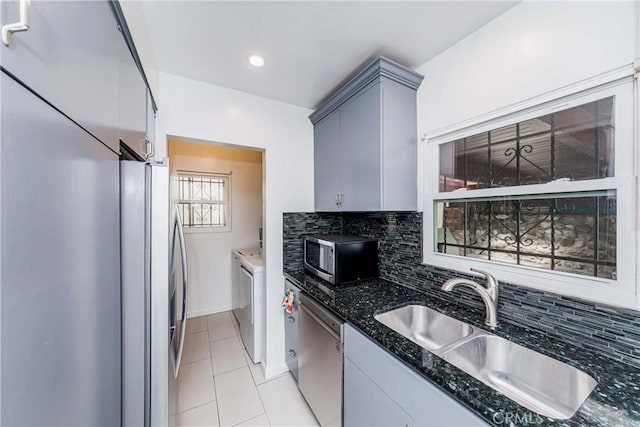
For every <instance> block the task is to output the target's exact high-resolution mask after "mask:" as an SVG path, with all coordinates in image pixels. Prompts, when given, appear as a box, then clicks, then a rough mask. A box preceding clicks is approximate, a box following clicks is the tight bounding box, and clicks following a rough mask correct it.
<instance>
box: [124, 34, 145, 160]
mask: <svg viewBox="0 0 640 427" xmlns="http://www.w3.org/2000/svg"><path fill="white" fill-rule="evenodd" d="M119 74H120V85H119V87H120V103H119V105H120V107H119V127H120V139H121V140H122V141H123V142H124V143H125V144H126V145H127V146H128V147H129V148H131V149H132V150H133V151H135V152H136V153H138V155H139V156H140V157H142V158H145V157H146V151H147V144H146V136H147V86H146V84H145V82H144V80H143V79H142V75H141V74H140V70H138V66H137V65H136V63H135V62H134V60H133V56H131V52H130V51H129V47H128V46H127V44H126V43H125V40H124V38H122V39H121V40H120V69H119Z"/></svg>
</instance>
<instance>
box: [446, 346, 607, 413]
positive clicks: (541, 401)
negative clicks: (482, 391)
mask: <svg viewBox="0 0 640 427" xmlns="http://www.w3.org/2000/svg"><path fill="white" fill-rule="evenodd" d="M441 357H442V358H443V359H444V360H446V361H447V362H449V363H451V364H452V365H454V366H457V367H458V368H460V369H461V370H463V371H465V372H466V373H468V374H469V375H471V376H473V377H475V378H477V379H478V380H480V381H482V382H483V383H485V384H486V385H488V386H489V387H492V388H494V389H496V390H498V391H499V392H500V393H502V394H504V395H505V396H507V397H509V398H510V399H512V400H514V401H516V402H517V403H519V404H520V405H522V406H524V407H526V408H528V409H530V410H532V411H535V412H537V413H539V414H541V415H544V416H547V417H551V418H556V419H567V418H571V417H572V416H573V415H574V414H575V413H576V411H577V410H578V408H580V406H581V405H582V403H583V402H584V401H585V400H586V399H587V397H588V396H589V394H590V393H591V391H592V390H593V388H594V387H595V386H596V385H597V382H596V380H595V379H593V378H592V377H591V376H589V375H587V374H585V373H584V372H582V371H580V370H578V369H576V368H574V367H572V366H569V365H567V364H566V363H563V362H560V361H558V360H555V359H553V358H551V357H548V356H545V355H543V354H540V353H538V352H536V351H533V350H529V349H528V348H525V347H522V346H521V345H518V344H515V343H513V342H511V341H508V340H506V339H503V338H500V337H498V336H495V335H478V336H475V337H473V338H472V339H470V340H467V341H465V342H464V343H462V344H460V345H459V346H456V347H453V348H452V349H451V350H448V351H445V352H444V353H443V354H442V356H441Z"/></svg>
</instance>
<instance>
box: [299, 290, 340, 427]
mask: <svg viewBox="0 0 640 427" xmlns="http://www.w3.org/2000/svg"><path fill="white" fill-rule="evenodd" d="M299 299H300V311H299V315H300V319H299V328H300V329H299V332H298V333H299V336H298V340H299V348H298V350H299V353H298V356H299V357H298V388H300V391H301V392H302V395H303V396H304V398H305V399H306V400H307V403H308V404H309V406H310V407H311V410H312V411H313V413H314V414H315V416H316V418H317V419H318V421H319V422H320V425H322V426H341V425H342V328H343V325H344V322H343V321H342V320H340V319H339V318H338V317H336V316H335V315H334V314H333V313H331V312H330V311H329V310H327V309H325V308H324V307H322V306H321V305H320V304H318V303H317V302H315V301H314V300H313V299H312V298H311V297H309V296H308V295H306V294H304V293H303V292H300V298H299Z"/></svg>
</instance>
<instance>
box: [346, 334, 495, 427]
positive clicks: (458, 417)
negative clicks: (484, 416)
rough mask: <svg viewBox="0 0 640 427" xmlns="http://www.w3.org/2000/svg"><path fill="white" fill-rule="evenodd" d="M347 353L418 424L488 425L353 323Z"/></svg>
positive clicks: (466, 426) (347, 342)
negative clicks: (354, 326) (359, 330)
mask: <svg viewBox="0 0 640 427" xmlns="http://www.w3.org/2000/svg"><path fill="white" fill-rule="evenodd" d="M425 351H426V350H425ZM344 354H345V357H348V358H349V359H350V360H351V362H353V363H354V364H355V365H356V366H357V367H358V368H359V369H360V370H362V372H363V373H365V374H366V375H367V376H368V377H369V378H370V379H371V381H373V382H374V383H375V384H377V385H378V387H380V388H381V389H382V390H383V391H384V392H385V394H387V395H388V396H389V397H390V398H391V399H393V401H394V402H396V403H397V404H398V406H400V407H401V408H402V409H403V410H404V411H406V412H407V414H409V416H410V417H411V418H412V419H414V420H415V422H416V424H417V425H420V426H433V427H439V426H443V425H445V426H451V427H453V426H460V427H462V426H464V427H471V426H486V425H487V423H486V422H485V421H483V420H481V419H480V418H479V417H478V416H477V415H475V414H474V413H472V412H471V411H470V410H469V409H467V408H466V407H465V406H464V405H463V404H461V403H459V402H458V401H456V400H455V399H454V398H452V397H451V396H449V395H447V394H446V393H445V392H444V391H442V390H441V389H440V388H439V387H437V386H435V385H433V384H431V383H430V382H429V381H427V380H426V379H425V378H423V377H421V376H420V375H418V374H417V373H416V372H415V371H413V370H411V369H410V368H409V367H407V366H406V365H405V364H404V363H402V362H401V361H399V360H398V359H397V358H396V357H395V356H393V355H391V354H390V353H389V352H388V351H387V350H385V349H384V348H382V347H380V346H378V344H376V343H374V342H373V341H371V340H370V339H369V338H367V337H366V336H364V335H363V334H361V333H360V332H358V331H357V330H356V329H354V328H353V327H352V326H350V325H346V326H345V328H344ZM345 410H346V409H345Z"/></svg>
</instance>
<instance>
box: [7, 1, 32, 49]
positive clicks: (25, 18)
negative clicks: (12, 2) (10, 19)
mask: <svg viewBox="0 0 640 427" xmlns="http://www.w3.org/2000/svg"><path fill="white" fill-rule="evenodd" d="M30 6H31V0H20V21H19V22H14V23H13V24H7V25H3V26H2V43H3V44H4V45H5V46H9V42H10V41H11V34H13V33H19V32H21V31H29V22H30V19H29V8H30Z"/></svg>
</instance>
